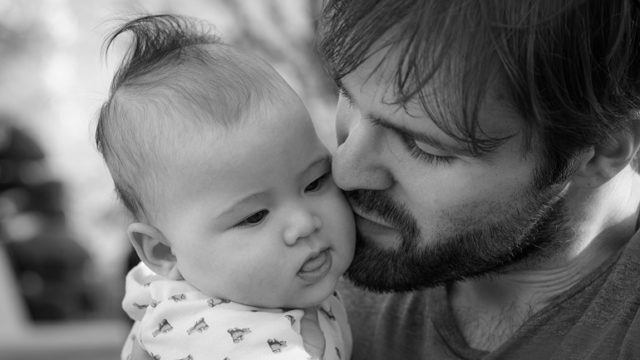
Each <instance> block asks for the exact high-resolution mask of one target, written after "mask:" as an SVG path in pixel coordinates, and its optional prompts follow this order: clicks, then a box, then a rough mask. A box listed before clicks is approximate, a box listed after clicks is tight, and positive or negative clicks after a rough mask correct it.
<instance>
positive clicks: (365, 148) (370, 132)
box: [332, 110, 393, 190]
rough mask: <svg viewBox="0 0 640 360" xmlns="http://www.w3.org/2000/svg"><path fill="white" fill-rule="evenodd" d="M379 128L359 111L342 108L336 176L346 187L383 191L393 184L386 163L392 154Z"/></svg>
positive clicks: (337, 123) (338, 134)
mask: <svg viewBox="0 0 640 360" xmlns="http://www.w3.org/2000/svg"><path fill="white" fill-rule="evenodd" d="M381 130H382V129H381V128H379V127H375V126H373V125H372V124H370V123H369V122H368V121H367V120H366V119H361V118H360V114H359V112H357V111H351V112H341V111H340V110H339V111H338V115H337V118H336V135H337V139H338V148H337V150H336V152H335V153H334V155H333V163H332V164H333V166H332V167H333V169H332V172H333V178H334V180H335V182H336V184H337V185H338V187H340V188H342V189H343V190H356V189H369V190H383V189H386V188H388V187H390V186H391V185H392V184H393V177H392V175H391V173H390V171H389V168H388V167H387V166H386V165H385V160H384V157H385V155H388V154H386V153H385V151H388V149H386V147H385V145H384V143H383V138H382V137H383V136H384V134H383V133H382V131H381Z"/></svg>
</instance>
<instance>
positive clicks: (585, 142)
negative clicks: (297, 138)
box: [320, 0, 640, 182]
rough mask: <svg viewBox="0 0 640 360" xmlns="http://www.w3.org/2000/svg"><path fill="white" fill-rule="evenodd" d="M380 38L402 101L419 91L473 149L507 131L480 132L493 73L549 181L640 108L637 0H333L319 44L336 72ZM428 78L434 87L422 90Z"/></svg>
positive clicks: (494, 142)
mask: <svg viewBox="0 0 640 360" xmlns="http://www.w3.org/2000/svg"><path fill="white" fill-rule="evenodd" d="M386 47H388V48H389V49H390V51H391V52H395V53H397V54H400V55H401V56H400V59H402V60H401V61H399V63H398V64H397V68H396V70H395V79H394V82H393V84H392V85H393V86H394V89H395V91H396V94H397V99H396V101H397V103H398V104H401V105H404V104H406V103H407V102H408V101H410V100H414V99H418V100H420V102H421V105H422V108H423V109H424V110H425V112H426V114H427V115H428V116H430V117H431V118H432V119H433V120H434V121H435V122H436V124H437V125H438V126H439V127H440V128H441V129H442V130H443V131H445V132H446V133H447V134H449V135H450V136H452V137H454V138H456V139H457V140H458V141H462V142H465V143H467V144H468V146H469V148H470V150H471V151H473V152H474V153H476V154H480V153H483V152H489V151H491V150H492V149H493V148H495V147H496V146H498V145H499V144H500V143H501V141H503V140H504V139H496V138H490V137H487V136H486V135H485V134H483V132H482V129H480V128H479V125H478V119H477V117H478V110H479V106H480V104H481V103H482V101H483V99H485V97H486V96H487V91H488V90H487V88H488V87H489V86H487V84H497V86H498V90H499V96H500V97H502V98H504V100H505V101H506V102H507V104H508V105H509V107H510V108H512V109H513V110H515V111H516V112H517V113H518V114H519V115H521V116H522V117H523V118H524V119H525V120H526V124H527V125H526V129H525V135H526V137H525V138H526V139H527V144H529V143H530V141H531V140H532V139H533V138H534V137H535V138H537V139H539V140H540V141H541V144H542V145H543V149H544V154H543V158H544V161H545V163H544V164H543V165H544V166H543V169H544V174H543V175H542V176H544V177H545V178H546V179H547V181H549V180H548V179H552V180H551V181H553V182H556V181H561V180H562V179H563V178H564V176H566V170H567V167H568V166H569V163H570V160H571V158H572V157H573V156H574V155H575V154H576V153H577V152H580V151H581V150H583V149H585V148H587V147H589V146H593V145H596V144H598V143H600V142H602V141H603V140H605V139H606V138H607V137H608V136H610V135H611V134H612V133H614V132H616V131H620V130H624V129H626V128H628V126H629V124H630V122H631V121H637V119H638V115H637V111H638V109H640V4H639V2H638V1H637V0H607V1H602V0H566V1H560V0H538V1H536V0H530V1H526V0H523V1H520V0H516V1H513V0H447V1H439V0H377V1H375V0H373V1H372V0H328V2H327V4H326V6H325V9H324V12H323V17H322V21H321V43H320V48H321V51H322V52H323V54H324V56H325V59H326V62H327V64H328V67H329V69H330V72H331V73H332V75H333V77H334V78H335V79H340V78H342V77H343V76H345V75H346V74H349V73H350V72H351V71H353V70H354V69H355V68H357V67H358V66H359V65H360V64H362V63H363V61H365V60H366V59H367V57H368V56H369V55H370V54H371V53H373V52H375V51H380V50H385V48H386ZM387 54H388V53H387ZM430 82H432V83H433V84H434V87H435V88H437V89H436V91H432V92H430V93H428V92H427V90H426V88H425V85H426V84H428V83H430Z"/></svg>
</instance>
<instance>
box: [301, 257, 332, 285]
mask: <svg viewBox="0 0 640 360" xmlns="http://www.w3.org/2000/svg"><path fill="white" fill-rule="evenodd" d="M331 263H332V259H331V253H330V252H329V249H325V250H323V251H322V252H320V253H319V254H317V255H314V256H311V257H309V258H308V259H307V260H306V261H305V262H304V264H302V267H301V268H300V270H299V271H298V276H299V277H300V278H302V279H303V280H306V281H309V282H315V281H318V280H320V279H322V278H323V277H324V276H325V275H326V274H327V273H328V272H329V270H330V269H331Z"/></svg>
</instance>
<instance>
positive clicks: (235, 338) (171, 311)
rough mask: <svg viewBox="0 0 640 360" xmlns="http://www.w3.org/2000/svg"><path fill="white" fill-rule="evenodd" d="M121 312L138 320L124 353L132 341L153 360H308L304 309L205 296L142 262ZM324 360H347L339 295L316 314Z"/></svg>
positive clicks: (134, 272) (348, 347)
mask: <svg viewBox="0 0 640 360" xmlns="http://www.w3.org/2000/svg"><path fill="white" fill-rule="evenodd" d="M122 307H123V309H124V310H125V311H126V312H127V314H128V315H129V316H130V317H131V318H132V319H133V320H135V321H136V324H135V325H134V327H133V329H132V331H131V334H130V336H129V339H128V340H127V343H125V347H124V349H123V351H122V359H123V360H124V359H127V357H128V355H129V354H130V351H131V346H132V343H131V341H136V342H138V343H139V344H140V346H141V347H142V348H143V349H144V350H146V351H147V352H148V353H149V354H150V355H151V357H152V358H154V360H218V359H219V360H242V359H252V360H253V359H265V360H270V359H275V360H285V359H286V360H289V359H295V360H306V359H309V358H310V356H309V354H308V353H307V352H306V351H305V349H304V345H303V340H302V336H301V335H300V319H301V318H302V316H303V315H304V312H303V310H289V311H284V310H279V309H264V308H257V307H253V306H247V305H242V304H238V303H234V302H230V301H229V300H225V299H220V298H212V297H208V296H206V295H204V294H202V293H201V292H199V291H198V290H197V289H195V288H194V287H193V286H191V285H189V284H188V283H187V282H186V281H182V280H180V281H176V280H167V279H166V278H163V277H161V276H159V275H156V274H155V273H153V272H152V271H151V270H150V269H149V268H147V267H146V266H145V265H144V264H142V263H140V264H139V265H138V266H136V267H135V268H133V269H132V270H131V271H130V272H129V274H128V275H127V284H126V294H125V297H124V300H123V301H122ZM318 321H319V325H320V329H321V330H322V332H323V334H324V337H325V342H326V346H325V354H324V359H325V360H340V359H344V360H347V359H349V358H350V357H351V331H350V329H349V325H348V323H347V316H346V311H345V309H344V307H343V305H342V301H341V299H340V298H339V297H338V294H337V293H334V294H333V295H332V296H330V297H329V298H328V299H327V300H325V301H324V302H323V303H322V304H320V307H319V311H318Z"/></svg>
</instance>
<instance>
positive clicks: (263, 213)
mask: <svg viewBox="0 0 640 360" xmlns="http://www.w3.org/2000/svg"><path fill="white" fill-rule="evenodd" d="M267 214H269V210H260V211H258V212H257V213H255V214H253V215H251V216H249V217H247V218H245V219H244V220H242V221H241V222H239V223H238V224H237V225H236V226H252V225H258V224H260V223H261V222H262V220H264V218H266V217H267Z"/></svg>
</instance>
